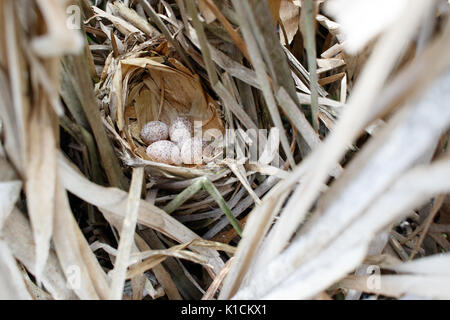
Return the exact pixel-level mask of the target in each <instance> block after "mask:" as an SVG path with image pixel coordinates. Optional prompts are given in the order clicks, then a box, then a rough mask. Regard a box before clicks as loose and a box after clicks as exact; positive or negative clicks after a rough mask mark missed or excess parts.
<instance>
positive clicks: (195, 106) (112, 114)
mask: <svg viewBox="0 0 450 320" xmlns="http://www.w3.org/2000/svg"><path fill="white" fill-rule="evenodd" d="M102 78H103V81H102V82H101V83H100V86H99V87H98V91H97V92H98V93H99V96H100V98H102V101H103V112H104V120H105V124H106V126H107V128H108V129H109V131H110V132H111V133H112V136H113V139H114V140H115V141H116V142H117V144H116V145H117V147H118V152H119V156H120V158H121V159H122V160H123V163H124V164H125V165H127V166H145V167H146V169H148V170H147V172H149V174H150V175H151V176H153V177H166V178H174V177H182V178H189V177H194V176H202V175H205V174H211V173H212V172H214V171H215V170H216V169H218V168H219V167H220V166H218V165H217V163H216V162H210V161H207V160H206V158H205V159H202V161H197V162H196V163H195V164H167V163H162V162H158V161H155V159H152V158H151V157H149V155H148V154H147V153H146V148H147V147H148V144H146V143H145V142H144V140H145V139H142V135H141V131H142V129H143V127H144V126H145V125H146V124H147V123H149V122H150V121H161V122H163V123H165V124H167V125H170V124H171V123H173V121H175V120H176V119H177V118H179V117H183V118H187V119H189V121H190V122H191V123H192V124H193V126H194V134H195V136H200V137H201V138H202V140H203V141H204V142H206V139H210V138H211V136H212V133H219V134H223V133H224V132H225V124H224V121H223V120H222V118H221V112H220V109H219V105H218V103H217V102H216V101H215V100H214V99H213V98H212V97H211V96H210V95H209V94H208V93H207V92H206V91H205V89H204V87H203V85H202V81H201V78H200V76H199V75H197V74H195V73H193V72H192V71H191V70H189V69H188V68H187V67H186V66H184V65H183V64H182V63H181V62H180V60H179V59H178V58H177V57H176V55H175V53H174V52H173V50H171V48H170V46H169V44H168V42H167V41H165V40H162V39H160V40H153V41H150V42H147V43H144V44H140V45H138V46H136V47H135V48H134V49H132V50H131V51H130V52H127V53H126V54H123V55H122V56H120V57H117V58H113V57H112V56H110V57H109V58H108V60H107V62H106V65H105V68H104V70H103V75H102ZM208 133H210V134H209V136H208ZM210 140H211V139H210ZM180 149H181V146H180ZM210 149H211V148H210ZM214 152H215V153H216V154H211V152H209V157H208V159H212V158H214V156H217V155H218V153H220V152H221V150H220V148H214Z"/></svg>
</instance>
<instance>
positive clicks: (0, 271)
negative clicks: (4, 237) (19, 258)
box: [0, 241, 31, 300]
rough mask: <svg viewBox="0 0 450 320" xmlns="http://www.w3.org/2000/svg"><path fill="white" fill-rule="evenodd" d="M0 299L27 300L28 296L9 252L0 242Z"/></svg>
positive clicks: (29, 297) (20, 274) (2, 242)
mask: <svg viewBox="0 0 450 320" xmlns="http://www.w3.org/2000/svg"><path fill="white" fill-rule="evenodd" d="M0 285H1V287H0V288H1V289H0V299H1V300H7V299H8V300H9V299H10V300H29V299H31V296H30V294H29V293H28V291H27V288H26V286H25V283H24V279H23V277H22V273H21V272H20V270H19V268H18V266H17V263H16V261H15V260H14V257H13V255H12V254H11V251H10V250H9V248H8V246H7V245H6V243H5V242H4V241H0Z"/></svg>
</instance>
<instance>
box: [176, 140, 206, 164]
mask: <svg viewBox="0 0 450 320" xmlns="http://www.w3.org/2000/svg"><path fill="white" fill-rule="evenodd" d="M202 154H203V142H202V139H200V138H199V137H194V138H189V139H187V140H185V141H184V142H183V146H182V147H181V154H180V155H181V161H183V163H184V164H201V163H202Z"/></svg>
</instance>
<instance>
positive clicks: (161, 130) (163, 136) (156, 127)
mask: <svg viewBox="0 0 450 320" xmlns="http://www.w3.org/2000/svg"><path fill="white" fill-rule="evenodd" d="M141 138H142V141H144V143H145V144H147V145H151V144H152V143H153V142H156V141H160V140H167V139H168V138H169V128H168V127H167V124H165V123H164V122H161V121H150V122H148V123H147V124H146V125H145V126H144V127H142V130H141Z"/></svg>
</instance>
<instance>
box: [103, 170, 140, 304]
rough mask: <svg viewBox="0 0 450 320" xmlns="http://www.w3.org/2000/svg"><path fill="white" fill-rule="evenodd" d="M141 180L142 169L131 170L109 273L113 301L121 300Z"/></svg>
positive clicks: (134, 227)
mask: <svg viewBox="0 0 450 320" xmlns="http://www.w3.org/2000/svg"><path fill="white" fill-rule="evenodd" d="M143 178H144V169H143V168H136V169H134V170H133V176H132V178H131V185H130V191H129V195H128V200H127V207H126V214H125V219H124V220H123V223H122V231H121V233H120V242H119V249H118V252H117V257H116V261H115V265H114V269H113V270H112V273H111V277H112V280H111V292H110V295H109V298H110V299H113V300H121V298H122V292H123V287H124V283H125V275H126V271H127V267H128V264H129V259H130V253H131V246H132V242H133V239H134V232H135V229H136V221H137V215H138V210H139V201H140V198H141V191H142V182H143Z"/></svg>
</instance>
